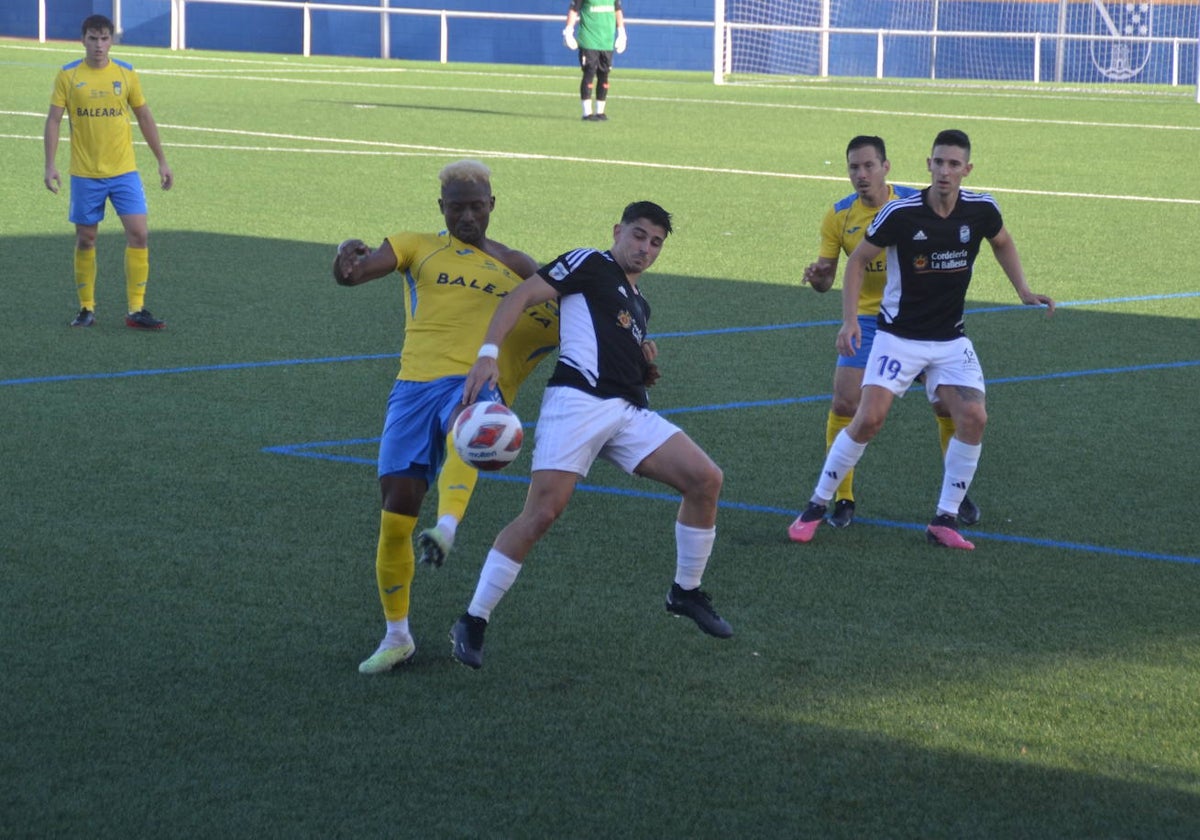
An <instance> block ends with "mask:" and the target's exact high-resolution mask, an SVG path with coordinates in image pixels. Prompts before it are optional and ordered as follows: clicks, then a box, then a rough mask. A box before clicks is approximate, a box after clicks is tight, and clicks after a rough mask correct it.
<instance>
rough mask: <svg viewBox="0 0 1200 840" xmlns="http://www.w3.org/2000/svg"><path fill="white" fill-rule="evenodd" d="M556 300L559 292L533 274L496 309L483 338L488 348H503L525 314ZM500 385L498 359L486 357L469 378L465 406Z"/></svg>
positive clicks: (475, 367) (464, 387)
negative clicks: (486, 387) (522, 314)
mask: <svg viewBox="0 0 1200 840" xmlns="http://www.w3.org/2000/svg"><path fill="white" fill-rule="evenodd" d="M556 297H558V291H557V290H556V289H555V288H554V287H553V286H551V285H550V284H549V283H547V282H546V281H545V280H543V279H542V277H541V275H540V274H537V273H536V272H534V273H532V274H530V276H529V277H527V278H526V279H525V280H524V281H522V283H521V285H519V286H517V288H515V289H513V290H512V291H511V292H509V293H508V294H507V295H505V296H504V299H503V300H501V301H500V305H499V306H497V307H496V311H495V312H494V313H493V314H492V320H491V321H489V322H488V328H487V334H486V335H485V336H484V338H483V343H484V346H487V345H489V344H490V345H492V346H493V347H499V346H500V345H501V344H503V343H504V339H505V338H507V337H508V334H509V333H510V332H512V329H513V327H515V326H516V324H517V320H518V319H519V318H520V317H521V313H523V312H524V311H525V310H526V309H529V308H530V307H532V306H537V305H538V304H539V303H545V302H546V301H548V300H554V299H555V298H556ZM499 381H500V368H499V366H498V365H497V364H496V358H495V357H494V356H490V355H486V354H485V355H481V356H479V358H477V359H476V360H475V364H474V365H472V366H471V370H470V372H469V373H468V374H467V381H466V382H465V383H463V399H462V401H463V405H470V404H471V403H473V402H475V400H477V399H478V398H479V392H480V391H481V390H483V387H484V386H485V385H489V384H490V385H493V386H494V385H496V384H497V383H498V382H499Z"/></svg>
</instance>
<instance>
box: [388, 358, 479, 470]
mask: <svg viewBox="0 0 1200 840" xmlns="http://www.w3.org/2000/svg"><path fill="white" fill-rule="evenodd" d="M466 381H467V377H465V376H445V377H442V378H441V379H435V380H433V381H432V382H410V381H409V380H407V379H397V380H396V384H394V385H393V386H392V393H391V395H390V396H389V397H388V406H387V417H385V418H384V421H383V436H382V437H381V438H380V439H379V477H380V478H383V477H384V476H385V475H398V476H404V477H406V478H422V479H424V480H425V484H426V486H428V487H432V486H433V485H434V483H435V482H436V481H437V474H438V470H439V469H441V466H442V462H443V461H444V460H445V459H446V434H447V433H448V432H449V431H450V424H451V423H452V422H453V420H454V415H455V412H456V410H457V409H458V406H459V404H460V403H462V395H463V383H464V382H466ZM479 401H480V402H488V401H491V402H499V401H501V400H500V392H499V391H498V390H497V389H495V388H492V389H490V390H485V391H482V392H481V393H480V394H479Z"/></svg>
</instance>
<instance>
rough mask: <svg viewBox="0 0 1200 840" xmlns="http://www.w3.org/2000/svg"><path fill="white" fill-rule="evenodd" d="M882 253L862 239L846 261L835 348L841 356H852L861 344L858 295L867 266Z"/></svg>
mask: <svg viewBox="0 0 1200 840" xmlns="http://www.w3.org/2000/svg"><path fill="white" fill-rule="evenodd" d="M882 253H883V249H882V248H880V247H879V246H878V245H872V244H871V243H870V242H868V241H867V240H865V239H864V240H863V241H862V242H860V243H858V247H857V248H855V249H854V252H853V253H851V254H850V259H848V260H847V261H846V273H845V274H843V275H842V326H841V329H839V330H838V334H837V349H838V352H839V353H841V354H842V355H843V356H853V355H854V354H855V353H857V352H858V348H859V347H861V346H862V328H861V327H860V326H859V324H858V297H859V295H860V294H861V293H862V286H863V279H864V278H865V277H866V275H867V266H868V265H869V264H870V263H871V261H872V260H874V259H875V258H876V257H878V256H879V255H880V254H882Z"/></svg>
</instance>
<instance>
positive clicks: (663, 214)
mask: <svg viewBox="0 0 1200 840" xmlns="http://www.w3.org/2000/svg"><path fill="white" fill-rule="evenodd" d="M638 219H645V220H646V221H648V222H650V223H651V224H655V225H658V226H659V227H660V228H662V229H663V230H664V231H666V232H667V233H668V234H669V233H670V232H671V214H670V213H668V212H667V211H666V210H664V209H662V208H661V207H659V206H658V205H657V204H655V203H654V202H653V201H635V202H633V203H632V204H630V205H627V206H626V207H625V212H624V213H622V214H621V224H623V225H628V224H632V223H633V222H636V221H637V220H638Z"/></svg>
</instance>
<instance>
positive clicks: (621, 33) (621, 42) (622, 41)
mask: <svg viewBox="0 0 1200 840" xmlns="http://www.w3.org/2000/svg"><path fill="white" fill-rule="evenodd" d="M627 43H628V39H627V38H626V37H625V27H624V26H622V27H621V28H620V29H618V30H617V52H619V53H623V52H625V46H626V44H627Z"/></svg>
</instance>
